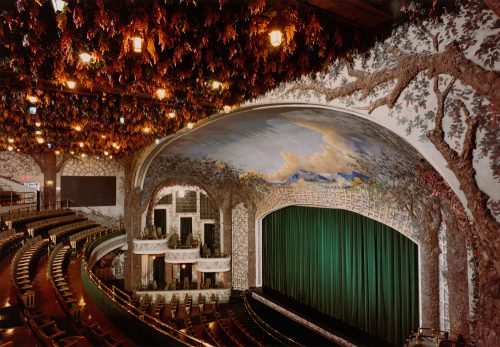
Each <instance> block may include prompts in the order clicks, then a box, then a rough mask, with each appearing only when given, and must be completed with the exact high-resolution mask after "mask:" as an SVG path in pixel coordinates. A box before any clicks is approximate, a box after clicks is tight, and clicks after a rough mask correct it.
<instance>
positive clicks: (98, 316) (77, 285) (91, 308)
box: [67, 254, 137, 347]
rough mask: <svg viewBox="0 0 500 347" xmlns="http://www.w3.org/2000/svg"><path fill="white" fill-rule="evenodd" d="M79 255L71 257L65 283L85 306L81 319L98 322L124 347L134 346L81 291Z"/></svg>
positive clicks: (80, 262)
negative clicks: (121, 341)
mask: <svg viewBox="0 0 500 347" xmlns="http://www.w3.org/2000/svg"><path fill="white" fill-rule="evenodd" d="M81 256H82V255H81V254H79V257H78V258H74V257H72V258H71V260H70V262H69V264H68V269H67V274H68V276H67V282H68V286H69V287H70V288H71V291H72V292H73V294H74V295H75V297H76V298H79V299H80V302H81V303H85V306H84V307H83V309H82V312H81V319H82V320H84V321H85V322H87V323H88V322H99V325H100V326H101V328H102V329H103V330H105V331H106V330H109V331H110V332H111V334H112V335H113V336H114V337H115V338H116V339H118V340H122V339H123V340H124V346H125V347H130V346H136V345H137V344H136V343H134V341H133V340H131V339H130V338H128V337H127V335H125V334H124V333H123V332H122V331H121V330H120V329H118V328H117V327H116V326H115V325H114V324H113V323H111V321H109V320H108V319H107V318H106V316H105V315H104V314H102V312H101V311H100V310H99V309H98V308H97V306H96V305H95V304H94V303H93V302H92V300H91V299H90V297H89V296H88V295H87V292H86V291H85V290H84V289H83V283H82V280H81V277H80V267H81V264H82V261H81Z"/></svg>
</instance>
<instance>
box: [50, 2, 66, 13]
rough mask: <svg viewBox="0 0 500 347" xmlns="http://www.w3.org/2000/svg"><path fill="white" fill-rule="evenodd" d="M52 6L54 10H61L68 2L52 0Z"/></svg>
mask: <svg viewBox="0 0 500 347" xmlns="http://www.w3.org/2000/svg"><path fill="white" fill-rule="evenodd" d="M52 6H53V7H54V12H56V13H57V12H62V11H63V10H64V8H65V7H66V6H68V4H67V3H66V1H64V0H52Z"/></svg>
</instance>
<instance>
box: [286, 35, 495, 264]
mask: <svg viewBox="0 0 500 347" xmlns="http://www.w3.org/2000/svg"><path fill="white" fill-rule="evenodd" d="M421 28H422V30H423V31H424V32H425V33H426V34H427V35H429V36H430V38H431V41H432V46H433V47H434V48H438V42H439V38H438V35H437V34H436V35H434V34H432V33H431V31H430V30H429V29H428V28H426V27H424V26H421ZM391 54H392V56H393V57H394V59H395V63H394V64H393V65H391V66H389V67H386V68H383V69H381V70H378V71H375V72H373V73H369V72H366V71H360V70H354V69H353V68H352V66H349V65H348V68H347V71H348V74H349V75H350V76H351V77H355V79H354V80H353V81H351V82H347V83H344V84H342V85H340V86H339V87H335V88H330V87H326V86H325V85H323V84H322V83H321V82H319V81H312V82H308V83H300V82H297V83H296V84H295V85H293V86H292V87H291V88H290V89H288V90H287V92H293V91H296V90H301V91H313V92H316V93H319V94H321V95H324V96H325V98H326V101H327V102H331V101H333V100H335V99H339V98H343V97H347V96H351V95H353V94H354V93H357V92H361V99H362V100H365V99H366V98H367V97H369V96H370V95H372V93H373V91H374V89H376V88H377V87H380V86H382V85H384V84H386V83H388V82H393V81H395V85H394V86H393V87H392V90H390V91H389V92H388V94H386V95H385V96H382V97H379V98H377V99H375V100H374V101H372V102H370V103H369V104H368V105H366V106H362V107H359V109H363V110H366V111H368V113H372V112H373V111H374V110H375V109H377V108H379V107H381V106H387V107H389V108H393V107H394V106H395V105H396V103H397V102H398V100H399V98H400V96H401V94H402V92H403V91H404V90H405V89H406V88H408V87H409V85H410V83H411V82H412V81H413V80H414V79H415V78H416V76H417V75H418V74H419V73H422V72H423V73H425V74H426V76H428V77H429V78H431V79H433V81H434V92H435V95H436V98H437V104H438V108H437V111H436V115H435V118H434V124H435V127H434V130H432V131H430V132H428V133H427V137H428V138H429V140H430V141H431V142H432V143H433V144H434V146H435V147H436V149H437V150H438V151H439V152H440V153H441V155H442V156H443V158H444V159H445V161H446V163H447V165H448V168H449V169H450V170H451V171H452V172H453V173H454V174H455V176H456V177H457V179H458V181H459V183H460V188H461V190H462V191H463V192H464V194H465V197H466V199H467V207H468V208H469V210H470V212H471V214H472V217H473V219H474V221H475V228H476V231H477V233H478V235H480V238H481V241H482V245H483V247H484V249H485V250H487V253H488V255H489V257H491V258H492V259H493V262H494V264H495V267H496V269H497V271H498V273H500V260H499V257H500V244H499V243H498V242H496V240H497V231H498V223H497V222H496V220H495V218H494V217H493V215H492V213H491V211H490V210H489V209H488V207H487V201H488V196H487V195H486V194H485V193H484V192H483V191H481V190H480V189H479V187H478V185H477V182H476V180H475V169H474V167H473V155H472V154H473V150H474V149H475V147H476V133H477V129H478V126H479V124H480V120H481V117H482V116H483V115H480V114H478V115H476V116H474V117H473V116H472V115H471V114H470V112H469V111H468V110H467V107H466V105H465V103H464V102H463V101H461V100H459V99H455V100H454V103H455V105H456V106H457V107H458V108H459V109H461V110H462V112H463V113H464V115H465V120H466V124H467V132H466V135H465V138H464V144H463V149H462V151H461V153H460V154H458V153H457V152H455V150H453V149H452V148H451V147H450V146H449V145H448V143H447V142H446V141H445V130H444V129H443V118H444V117H445V115H446V113H445V111H446V110H445V101H446V99H447V97H448V95H449V94H450V92H451V91H452V89H453V86H454V84H455V82H456V81H460V82H462V84H464V85H469V86H471V87H472V88H474V89H475V91H476V92H477V93H478V94H479V95H481V96H483V97H484V98H486V99H487V100H488V101H489V102H490V104H491V107H492V109H493V110H500V78H498V74H497V73H496V72H495V71H488V70H486V69H485V68H483V67H481V66H480V65H478V64H476V63H474V62H472V61H471V60H469V59H467V58H466V57H465V55H464V54H463V52H462V51H461V50H460V47H459V44H458V43H457V42H455V41H452V42H450V43H449V44H447V45H446V46H445V48H444V51H442V52H436V53H430V52H422V53H407V52H403V51H402V50H400V49H399V48H397V47H393V48H392V50H391ZM440 75H450V76H451V77H452V79H451V82H449V83H448V85H447V86H446V88H445V89H444V90H443V91H440V89H439V78H440Z"/></svg>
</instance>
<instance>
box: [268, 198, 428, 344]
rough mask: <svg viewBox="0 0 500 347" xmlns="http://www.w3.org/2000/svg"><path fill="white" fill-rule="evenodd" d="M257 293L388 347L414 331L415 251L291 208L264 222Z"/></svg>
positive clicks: (329, 216)
mask: <svg viewBox="0 0 500 347" xmlns="http://www.w3.org/2000/svg"><path fill="white" fill-rule="evenodd" d="M262 227H263V236H262V238H263V285H264V286H265V287H269V288H271V289H274V290H277V291H279V292H281V293H283V294H285V295H288V296H290V297H292V298H294V299H295V300H297V301H299V302H302V303H304V304H307V305H309V306H311V307H314V308H316V309H318V310H319V311H321V312H323V313H325V314H328V315H330V316H332V317H335V318H337V319H340V320H342V321H344V322H346V323H348V324H350V325H352V326H355V327H357V328H359V329H361V330H364V331H366V332H368V333H370V334H372V335H375V336H379V337H382V338H384V339H386V340H388V341H389V342H391V343H394V344H402V342H403V341H404V340H405V338H406V337H407V336H408V335H409V333H410V332H411V331H412V330H415V329H416V328H418V318H419V317H418V307H419V305H418V249H417V245H416V244H414V243H413V242H412V241H411V240H409V239H408V238H406V237H405V236H403V235H401V234H400V233H399V232H397V231H396V230H394V229H392V228H390V227H388V226H386V225H384V224H382V223H379V222H377V221H374V220H372V219H369V218H366V217H364V216H361V215H359V214H356V213H354V212H350V211H345V210H333V209H323V208H313V207H301V206H291V207H287V208H283V209H281V210H278V211H275V212H273V213H271V214H270V215H268V216H267V217H265V218H264V220H263V222H262Z"/></svg>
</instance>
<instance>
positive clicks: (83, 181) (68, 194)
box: [61, 176, 116, 206]
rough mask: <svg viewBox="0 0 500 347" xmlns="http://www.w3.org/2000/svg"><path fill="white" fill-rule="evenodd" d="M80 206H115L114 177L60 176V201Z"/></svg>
mask: <svg viewBox="0 0 500 347" xmlns="http://www.w3.org/2000/svg"><path fill="white" fill-rule="evenodd" d="M65 199H69V200H72V201H75V202H77V203H78V204H79V205H82V206H115V205H116V176H61V200H65Z"/></svg>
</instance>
